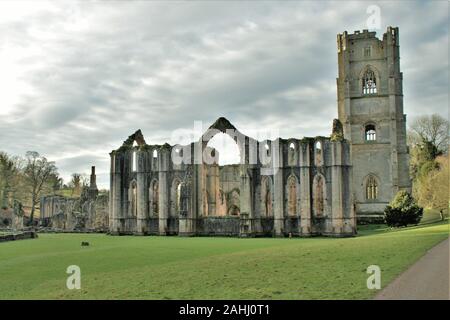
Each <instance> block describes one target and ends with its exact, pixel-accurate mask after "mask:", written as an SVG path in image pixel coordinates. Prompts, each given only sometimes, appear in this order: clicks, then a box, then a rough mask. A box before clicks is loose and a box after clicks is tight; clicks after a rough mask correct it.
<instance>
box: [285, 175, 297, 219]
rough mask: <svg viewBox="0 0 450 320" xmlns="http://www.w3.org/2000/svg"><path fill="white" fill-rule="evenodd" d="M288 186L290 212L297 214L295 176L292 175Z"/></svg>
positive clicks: (292, 214)
mask: <svg viewBox="0 0 450 320" xmlns="http://www.w3.org/2000/svg"><path fill="white" fill-rule="evenodd" d="M287 187H288V190H287V191H288V214H289V215H290V216H295V215H296V214H297V181H296V179H295V177H293V176H290V177H289V179H288V183H287Z"/></svg>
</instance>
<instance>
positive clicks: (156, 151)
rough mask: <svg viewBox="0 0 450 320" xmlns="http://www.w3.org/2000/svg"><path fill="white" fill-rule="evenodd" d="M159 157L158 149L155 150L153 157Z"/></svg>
mask: <svg viewBox="0 0 450 320" xmlns="http://www.w3.org/2000/svg"><path fill="white" fill-rule="evenodd" d="M157 158H158V150H156V149H155V150H153V159H157Z"/></svg>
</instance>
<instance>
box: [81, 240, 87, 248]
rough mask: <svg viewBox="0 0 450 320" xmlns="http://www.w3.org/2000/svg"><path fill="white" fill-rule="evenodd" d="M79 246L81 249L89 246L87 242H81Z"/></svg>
mask: <svg viewBox="0 0 450 320" xmlns="http://www.w3.org/2000/svg"><path fill="white" fill-rule="evenodd" d="M81 246H82V247H88V246H89V242H86V241H83V242H81Z"/></svg>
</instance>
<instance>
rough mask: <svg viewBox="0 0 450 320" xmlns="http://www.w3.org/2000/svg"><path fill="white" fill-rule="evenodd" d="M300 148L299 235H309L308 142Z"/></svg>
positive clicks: (309, 172)
mask: <svg viewBox="0 0 450 320" xmlns="http://www.w3.org/2000/svg"><path fill="white" fill-rule="evenodd" d="M299 150H300V203H301V204H300V230H299V231H300V235H302V236H309V235H311V216H312V215H311V178H310V176H311V166H310V153H309V144H306V145H299Z"/></svg>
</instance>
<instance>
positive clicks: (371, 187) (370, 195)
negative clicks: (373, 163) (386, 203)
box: [366, 176, 378, 200]
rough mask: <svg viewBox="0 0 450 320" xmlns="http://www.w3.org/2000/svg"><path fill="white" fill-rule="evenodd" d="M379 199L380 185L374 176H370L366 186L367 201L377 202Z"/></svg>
mask: <svg viewBox="0 0 450 320" xmlns="http://www.w3.org/2000/svg"><path fill="white" fill-rule="evenodd" d="M377 198H378V184H377V180H376V179H375V177H374V176H370V177H369V178H368V179H367V184H366V199H367V200H375V199H377Z"/></svg>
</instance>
